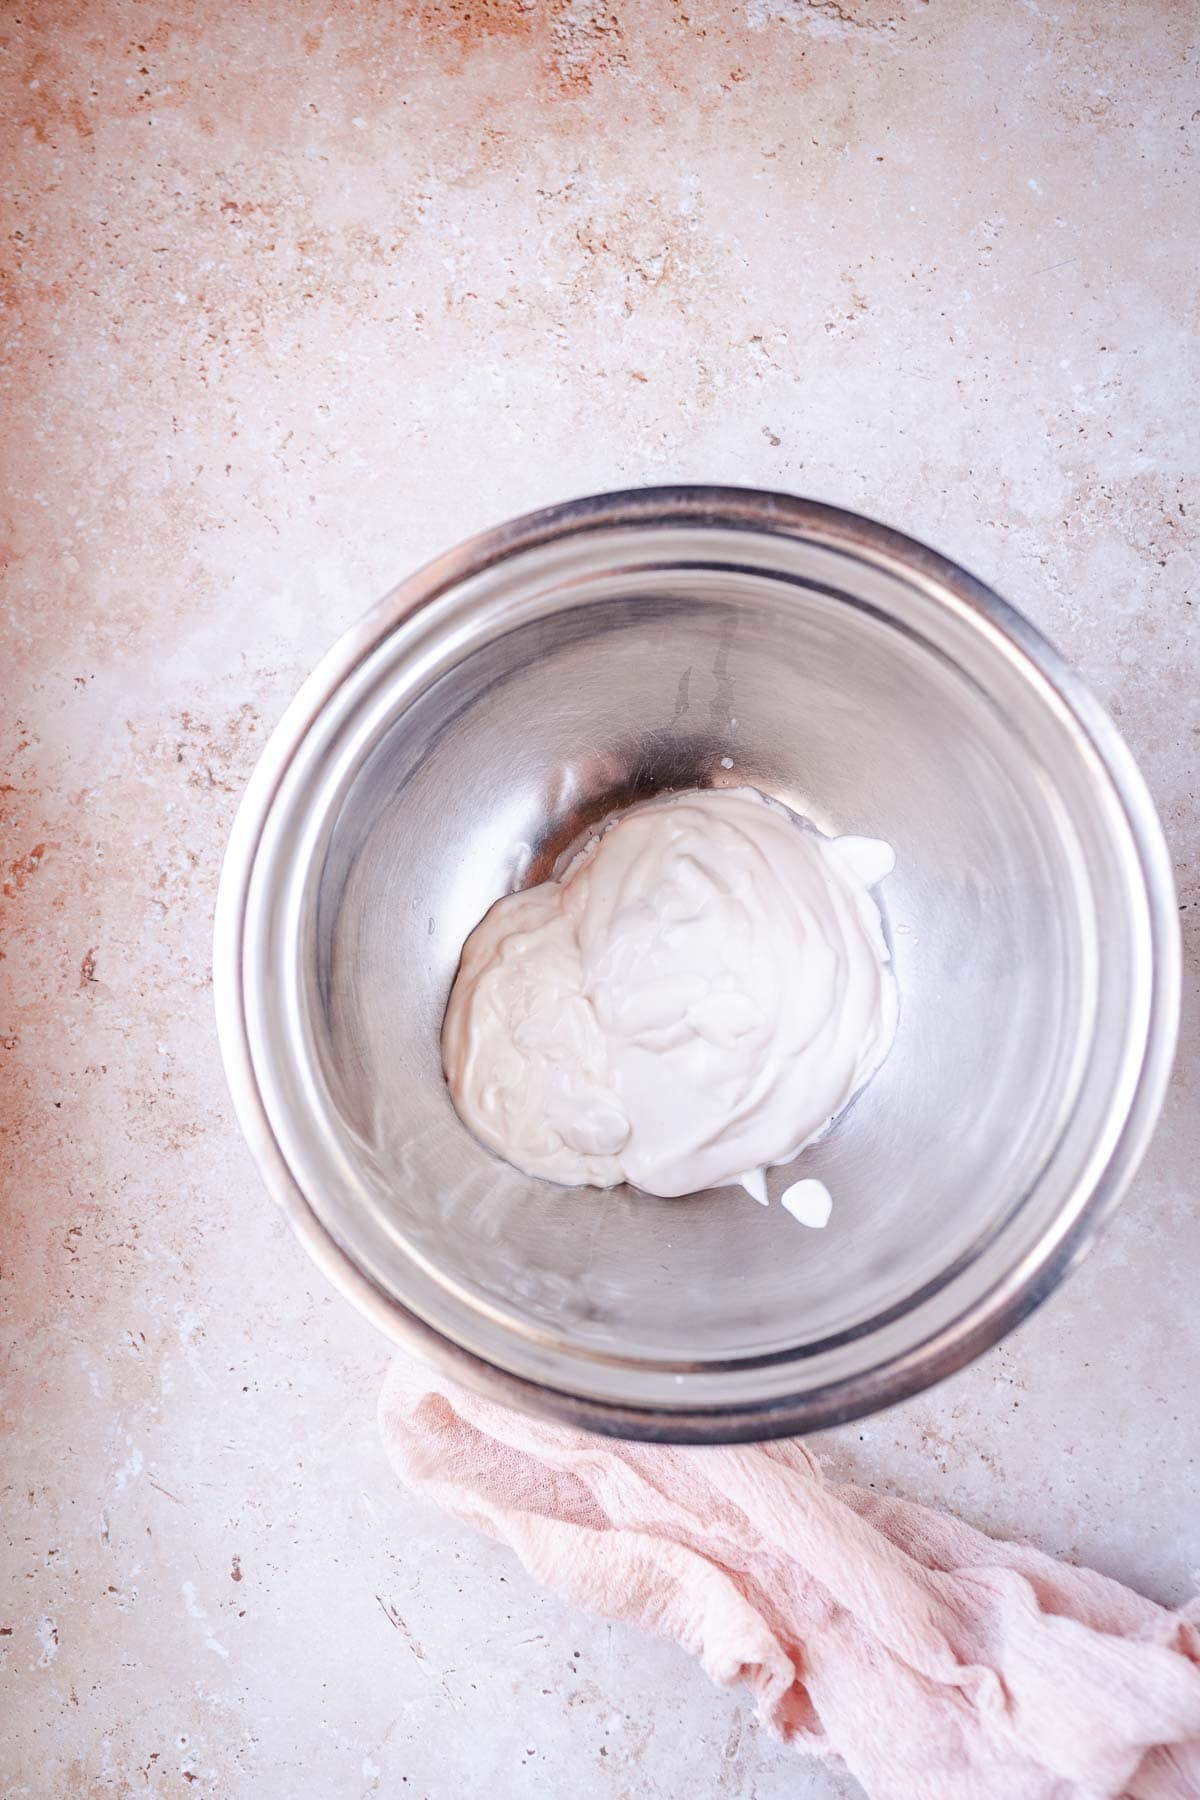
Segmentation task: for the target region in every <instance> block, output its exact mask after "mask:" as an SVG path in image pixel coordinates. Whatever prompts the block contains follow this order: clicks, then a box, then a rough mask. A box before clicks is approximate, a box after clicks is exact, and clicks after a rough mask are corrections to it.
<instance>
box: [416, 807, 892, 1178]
mask: <svg viewBox="0 0 1200 1800" xmlns="http://www.w3.org/2000/svg"><path fill="white" fill-rule="evenodd" d="M892 866H893V858H892V853H891V850H890V849H889V848H888V846H887V845H886V844H881V843H879V842H878V841H876V840H874V839H867V838H826V837H823V836H822V835H821V834H820V833H819V832H817V831H815V830H813V829H812V828H811V827H809V826H807V825H804V824H802V823H801V821H800V820H798V819H797V818H796V817H795V816H794V815H793V814H792V813H790V812H788V810H787V809H786V808H785V807H783V806H781V805H779V804H778V803H777V802H775V801H771V800H768V799H766V798H765V797H764V796H763V795H762V794H760V793H758V792H756V791H755V790H754V789H752V788H734V789H724V790H715V789H714V790H705V791H702V792H696V793H681V794H670V795H664V796H660V797H659V798H657V799H655V800H649V801H646V802H643V803H642V804H640V805H637V806H634V807H631V808H630V809H629V810H628V811H627V812H625V813H622V814H620V815H619V816H618V817H616V818H615V819H613V820H612V821H610V823H609V824H608V825H607V826H606V828H605V829H604V830H603V831H602V832H601V833H600V835H599V836H598V837H596V838H594V839H592V841H591V842H590V843H589V844H588V845H587V846H586V847H585V848H584V849H583V850H581V851H580V853H579V854H578V856H576V857H575V858H574V859H573V861H572V862H571V863H570V865H569V866H568V867H567V868H566V870H565V871H564V872H563V873H562V874H561V876H559V877H558V878H557V879H554V880H551V881H546V882H543V883H541V884H540V885H539V886H538V887H534V888H529V889H527V890H525V891H524V892H522V893H517V894H509V895H506V896H505V897H504V898H503V899H502V900H498V901H497V902H496V904H495V905H494V906H493V907H492V908H491V910H490V911H489V912H488V914H487V915H486V917H485V918H484V919H483V920H482V921H481V922H480V924H479V925H477V926H476V928H475V930H474V931H473V932H472V933H471V935H470V937H469V938H468V939H467V942H466V944H465V945H464V947H463V953H462V960H461V963H460V965H459V970H458V975H457V977H456V979H455V983H454V987H453V990H452V992H451V995H450V1002H449V1005H448V1007H447V1010H446V1019H445V1024H444V1027H443V1033H442V1055H443V1061H444V1064H445V1070H446V1077H447V1080H448V1082H449V1086H450V1092H451V1095H452V1097H453V1100H454V1104H455V1106H456V1107H457V1109H458V1112H459V1115H460V1116H461V1118H462V1119H463V1121H464V1122H465V1123H466V1125H468V1126H469V1128H470V1129H471V1131H473V1132H474V1134H475V1135H476V1137H478V1138H479V1139H481V1141H482V1142H483V1143H484V1144H486V1145H487V1146H488V1147H489V1149H492V1150H494V1151H495V1152H496V1153H497V1154H498V1155H500V1156H502V1157H503V1158H504V1159H505V1160H506V1161H507V1162H510V1163H513V1164H514V1165H515V1166H516V1167H517V1168H519V1169H522V1170H524V1171H525V1172H526V1173H527V1174H530V1175H537V1176H541V1177H544V1178H545V1179H546V1180H549V1181H557V1182H561V1183H563V1184H564V1185H567V1186H572V1187H573V1186H576V1185H579V1184H587V1185H590V1186H592V1187H612V1186H614V1185H615V1184H616V1183H618V1182H621V1181H628V1182H630V1183H632V1185H633V1186H634V1187H638V1188H641V1189H642V1190H643V1191H644V1192H646V1193H649V1194H661V1195H675V1194H689V1193H694V1192H696V1191H697V1190H699V1189H702V1188H709V1187H723V1186H727V1185H730V1184H733V1183H738V1182H742V1183H744V1184H745V1185H747V1186H749V1187H750V1189H751V1191H752V1192H753V1191H755V1189H756V1188H762V1189H763V1194H762V1197H764V1198H765V1187H763V1182H762V1175H761V1171H762V1170H763V1169H765V1168H766V1167H768V1166H771V1165H774V1164H779V1163H786V1162H790V1161H791V1160H792V1158H793V1157H794V1156H795V1155H796V1154H797V1152H798V1151H800V1150H801V1149H803V1147H804V1146H805V1145H806V1144H809V1143H812V1142H813V1140H814V1139H815V1138H818V1137H820V1136H821V1134H822V1133H823V1132H824V1131H825V1129H826V1128H827V1127H828V1125H829V1124H830V1122H831V1121H832V1119H833V1118H834V1117H835V1115H836V1114H837V1113H838V1112H840V1111H841V1109H842V1108H843V1107H844V1106H845V1105H846V1103H847V1102H848V1101H849V1100H850V1099H851V1098H852V1096H853V1095H854V1094H855V1093H856V1092H857V1091H858V1089H859V1088H861V1087H862V1086H863V1084H864V1083H865V1082H866V1081H868V1080H869V1079H870V1077H871V1076H872V1075H873V1074H874V1072H875V1070H876V1069H877V1068H878V1067H879V1064H880V1063H881V1062H882V1061H883V1058H884V1057H885V1056H886V1055H887V1052H888V1049H889V1048H890V1045H891V1042H892V1037H893V1035H894V1033H895V1028H896V1014H897V1001H896V988H895V982H894V980H893V977H892V973H891V970H890V968H889V967H888V960H889V959H888V950H887V945H886V942H885V940H884V935H883V928H882V924H881V920H880V915H879V908H878V907H877V906H876V904H875V901H874V900H873V898H872V897H871V894H870V892H869V891H868V889H869V887H870V886H871V885H872V884H874V883H875V882H877V881H880V880H882V879H883V877H884V876H885V875H886V874H887V873H888V872H889V871H890V869H891V868H892Z"/></svg>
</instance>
